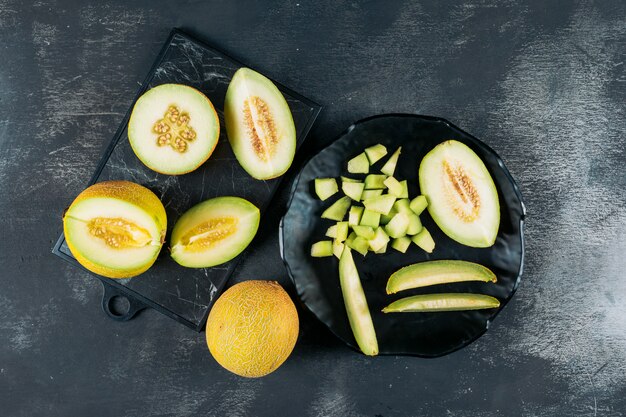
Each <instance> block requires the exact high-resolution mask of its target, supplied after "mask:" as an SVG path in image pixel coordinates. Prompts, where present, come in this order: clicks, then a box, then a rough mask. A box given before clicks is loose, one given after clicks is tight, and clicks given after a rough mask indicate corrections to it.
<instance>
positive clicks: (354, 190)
mask: <svg viewBox="0 0 626 417" xmlns="http://www.w3.org/2000/svg"><path fill="white" fill-rule="evenodd" d="M364 187H365V185H364V184H363V183H362V182H342V183H341V190H342V191H343V193H344V194H345V195H347V196H348V197H350V198H351V199H353V200H354V201H360V200H361V194H362V193H363V188H364Z"/></svg>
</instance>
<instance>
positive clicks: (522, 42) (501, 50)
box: [0, 0, 626, 417]
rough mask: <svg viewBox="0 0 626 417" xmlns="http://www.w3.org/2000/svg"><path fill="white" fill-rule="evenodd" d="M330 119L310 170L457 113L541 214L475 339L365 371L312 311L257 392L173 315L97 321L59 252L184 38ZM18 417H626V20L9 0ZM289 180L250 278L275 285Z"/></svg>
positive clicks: (574, 14)
mask: <svg viewBox="0 0 626 417" xmlns="http://www.w3.org/2000/svg"><path fill="white" fill-rule="evenodd" d="M175 26H177V27H181V28H183V29H186V30H189V31H190V32H192V33H195V34H197V35H199V36H200V37H202V38H204V39H205V40H207V41H209V42H210V43H213V44H215V45H216V46H218V47H219V48H221V49H224V50H226V51H228V52H230V53H231V54H232V55H233V56H234V57H235V58H237V59H240V60H242V61H243V62H245V63H250V64H251V65H254V66H255V67H257V68H258V69H260V70H261V71H263V72H265V73H266V74H268V75H269V76H271V77H272V78H274V79H276V80H279V81H281V82H282V83H284V84H285V85H287V86H289V87H291V88H293V89H294V90H296V91H298V92H300V93H302V94H304V95H305V96H307V97H310V98H311V99H313V100H315V101H317V102H319V103H320V104H322V105H324V106H325V109H324V111H323V113H322V115H321V116H320V118H319V119H318V122H317V124H316V126H315V127H314V129H313V131H312V133H311V136H310V138H309V141H308V143H307V144H305V146H304V148H303V149H302V152H301V153H300V154H299V156H298V158H297V160H296V162H295V165H294V170H293V172H292V173H291V174H290V176H289V177H288V178H287V180H289V179H291V178H292V177H293V173H295V172H296V171H297V167H298V166H299V165H301V164H302V162H303V161H304V160H305V159H306V158H307V156H308V155H311V154H312V153H314V152H315V151H316V150H318V149H321V148H322V147H323V146H324V145H325V144H328V143H329V142H330V141H331V140H332V139H333V138H334V137H336V136H337V135H338V134H339V133H340V132H341V131H342V130H343V129H344V128H345V127H347V126H348V125H349V124H351V123H352V122H353V121H355V120H358V119H360V118H362V117H365V116H370V115H373V114H377V113H383V112H412V113H420V114H430V115H436V116H441V117H444V118H446V119H448V120H450V121H452V122H453V123H455V124H457V125H458V126H460V127H461V128H463V129H465V130H467V131H468V132H470V133H472V134H473V135H475V136H477V137H478V138H481V139H482V140H483V141H485V142H486V143H487V144H489V145H490V146H491V147H493V148H494V149H495V150H496V151H497V152H498V153H499V154H500V155H501V156H502V157H503V159H504V161H505V162H506V164H507V167H508V168H509V169H510V171H511V173H512V174H513V176H514V177H515V178H516V179H517V181H518V183H519V185H520V188H521V190H522V193H523V194H524V198H525V203H526V205H527V209H528V217H527V227H526V236H527V245H526V249H527V263H526V269H525V274H524V278H523V281H522V284H521V287H520V289H519V290H518V292H517V294H516V295H515V297H514V299H513V300H512V302H511V303H509V305H508V306H507V307H506V308H505V310H504V311H503V312H502V313H501V314H500V315H499V316H498V317H497V319H496V320H495V322H494V324H493V326H492V327H491V329H490V330H489V331H488V332H487V333H486V334H485V335H484V336H483V337H481V338H480V339H479V340H478V341H477V342H475V343H474V344H472V345H470V346H469V347H467V348H465V349H463V350H461V351H459V352H456V353H454V354H452V355H449V356H446V357H443V358H439V359H434V360H425V359H418V358H411V357H393V356H392V357H378V358H366V357H364V356H362V355H358V354H356V353H354V352H353V351H351V350H350V349H348V348H347V347H345V346H344V345H343V344H341V343H339V342H338V341H337V340H335V339H334V338H333V336H332V335H331V334H330V333H329V332H328V331H327V330H325V328H323V327H322V326H321V325H320V324H319V323H317V322H316V321H315V320H314V319H313V318H312V317H311V316H310V314H308V313H307V312H306V311H305V310H304V309H301V310H300V311H301V322H302V325H301V335H300V339H299V342H298V344H297V345H296V348H295V351H294V353H293V355H292V356H291V357H290V358H289V360H288V361H287V362H286V363H285V364H284V365H283V366H282V367H281V368H280V369H279V370H278V371H277V372H275V373H274V374H271V375H270V376H268V377H266V378H263V379H259V380H246V379H241V378H238V377H236V376H234V375H231V374H229V373H228V372H227V371H225V370H223V369H221V368H220V367H219V366H218V365H217V364H216V363H215V361H214V360H213V359H212V358H211V356H210V355H209V353H208V351H207V349H206V345H205V343H204V334H197V333H195V332H193V331H191V330H190V329H188V328H186V327H184V326H182V325H181V324H179V323H176V322H174V321H173V320H171V319H169V318H167V317H165V316H163V315H161V314H158V313H156V312H154V311H145V312H143V313H141V314H140V315H139V316H138V317H137V318H135V319H133V320H132V321H130V322H127V323H117V322H113V321H111V320H109V319H108V318H107V317H106V316H105V315H104V314H103V313H102V311H101V310H100V306H99V304H100V297H101V288H100V283H99V282H98V281H97V280H95V279H93V278H92V277H90V276H89V275H88V274H86V273H83V272H81V271H79V270H78V269H76V268H73V267H71V266H69V265H66V264H65V263H63V262H62V261H60V260H59V259H58V258H56V257H54V256H53V255H51V254H50V248H51V246H52V244H53V242H54V240H55V239H56V237H57V236H58V234H59V232H60V216H61V213H62V211H63V209H64V208H65V207H66V206H67V205H68V204H69V203H70V202H71V200H72V199H73V197H74V196H75V195H76V194H78V193H79V192H80V191H81V190H82V189H83V187H84V186H85V184H86V183H87V182H88V180H89V178H90V176H91V174H92V172H93V170H94V168H95V166H96V163H97V161H98V160H99V158H100V156H101V154H102V152H103V150H104V148H105V146H106V145H107V144H108V142H109V140H110V138H111V137H112V135H113V134H114V132H115V130H116V129H117V126H118V124H119V122H120V120H121V119H122V117H123V115H124V113H125V112H126V110H127V108H128V107H129V106H130V105H131V102H132V98H133V95H134V93H135V91H136V90H137V88H138V84H139V83H141V81H142V80H143V77H144V76H145V74H146V72H147V70H148V68H149V66H150V65H151V63H152V61H153V59H154V57H155V56H156V54H157V53H158V51H159V49H160V47H161V44H162V43H163V42H164V40H165V39H166V37H167V34H168V33H169V31H170V29H171V28H172V27H175ZM0 39H2V43H1V44H0V51H2V57H1V60H0V191H1V193H0V212H1V213H2V216H0V235H1V236H2V238H3V239H2V243H0V245H1V246H0V249H1V250H0V267H1V268H0V277H1V279H2V281H1V282H2V287H1V290H0V340H1V341H2V343H0V410H1V414H2V415H3V416H83V415H84V416H87V415H89V416H188V415H189V416H191V415H202V416H213V415H214V416H224V415H226V416H262V415H285V416H316V417H317V416H327V415H328V416H330V415H337V416H385V417H390V416H460V417H464V416H477V417H488V416H496V415H503V416H574V415H576V416H578V415H581V416H595V415H602V416H611V417H614V416H623V415H625V414H626V399H625V397H626V376H625V375H626V303H624V301H623V299H624V296H625V295H626V273H625V272H624V271H625V270H626V259H625V257H624V253H626V169H625V164H626V138H625V133H626V114H625V111H626V69H625V64H624V62H625V61H626V3H624V2H623V1H619V0H613V1H611V0H607V1H602V2H594V3H591V2H545V1H534V2H515V1H501V2H497V1H476V2H452V1H450V2H445V1H443V2H428V3H427V2H415V1H394V2H346V1H336V2H304V1H301V2H299V3H298V2H277V1H267V2H256V1H248V2H243V1H233V2H217V1H211V2H202V3H200V2H188V3H179V2H164V1H159V0H155V1H138V2H134V3H130V2H114V1H110V2H98V1H85V2H79V1H69V0H67V1H63V0H58V1H36V2H22V1H17V0H0ZM286 191H287V189H286V186H283V187H282V190H281V191H280V195H279V197H278V198H277V199H276V203H275V206H274V209H273V210H271V211H270V212H269V213H268V215H267V216H266V218H265V221H264V223H263V225H262V227H261V231H260V234H259V237H258V238H257V239H256V241H255V244H254V246H253V247H252V248H250V250H249V251H248V253H247V255H246V257H245V259H244V260H243V261H242V263H241V264H240V266H239V268H238V269H237V271H236V273H235V276H234V279H233V280H232V282H236V281H242V280H246V279H252V278H258V279H277V280H279V281H280V282H281V283H283V284H284V285H285V286H286V287H287V288H288V289H289V290H290V291H292V287H291V285H290V283H289V282H288V280H287V276H286V273H285V271H284V269H283V266H282V264H281V262H280V258H279V253H278V239H277V232H276V228H277V222H278V219H279V217H280V215H281V214H282V212H283V211H284V205H285V197H286Z"/></svg>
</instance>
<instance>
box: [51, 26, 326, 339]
mask: <svg viewBox="0 0 626 417" xmlns="http://www.w3.org/2000/svg"><path fill="white" fill-rule="evenodd" d="M242 66H244V65H243V64H241V63H240V62H237V61H235V60H234V59H232V58H230V57H228V56H227V55H225V54H224V53H222V52H220V51H218V50H216V49H215V48H212V47H210V46H208V45H206V44H205V43H203V42H201V41H199V40H197V39H195V38H193V37H191V36H190V35H188V34H186V33H184V32H182V31H180V30H178V29H174V30H173V31H172V32H171V34H170V36H169V38H168V39H167V41H166V43H165V45H164V47H163V49H162V50H161V52H160V54H159V56H158V57H157V59H156V61H155V63H154V65H153V67H152V69H151V70H150V72H149V74H148V76H147V78H146V80H145V81H144V83H143V85H142V87H141V89H140V90H139V92H138V93H137V96H136V98H135V100H136V99H137V98H138V97H139V96H140V95H141V94H142V93H143V92H145V91H146V90H148V89H150V88H152V87H155V86H157V85H160V84H165V83H178V84H185V85H189V86H191V87H194V88H196V89H198V90H200V91H201V92H202V93H204V94H205V95H206V96H207V97H208V98H209V99H210V100H211V102H212V103H213V105H214V106H215V109H216V111H217V113H218V115H219V118H220V124H221V126H222V129H221V134H220V139H219V142H218V144H217V147H216V149H215V151H214V152H213V154H212V155H211V157H210V158H209V160H208V161H207V162H206V163H205V164H203V165H202V166H200V168H198V169H197V170H195V171H193V172H191V173H189V174H185V175H182V176H168V175H162V174H158V173H156V172H154V171H152V170H150V169H149V168H147V167H146V166H144V165H143V164H142V163H141V162H140V161H139V160H138V159H137V157H136V156H135V154H134V153H133V151H132V149H131V147H130V144H129V142H128V136H127V124H128V118H129V116H130V112H131V110H132V106H131V108H130V109H129V110H128V113H127V114H126V117H124V120H123V121H122V123H121V125H120V127H119V129H118V131H117V133H116V134H115V136H114V137H113V140H112V141H111V144H110V146H109V147H108V149H107V150H106V152H105V154H104V156H103V158H102V160H101V161H100V164H99V165H98V168H97V169H96V172H95V174H94V176H93V177H92V179H91V181H90V183H89V184H93V183H96V182H101V181H106V180H128V181H133V182H136V183H138V184H141V185H143V186H146V187H148V188H149V189H151V190H152V191H154V192H155V193H156V195H157V196H159V198H160V199H161V201H162V202H163V205H164V206H165V210H166V212H167V222H168V236H167V239H169V233H170V232H171V230H172V228H173V226H174V224H175V223H176V221H177V220H178V218H179V217H180V216H181V215H182V214H183V213H184V212H185V211H186V210H187V209H189V208H190V207H192V206H193V205H195V204H196V203H199V202H201V201H204V200H206V199H209V198H212V197H218V196H224V195H232V196H239V197H243V198H245V199H247V200H249V201H250V202H252V203H253V204H255V205H256V206H257V207H259V208H260V209H261V213H263V212H264V209H265V208H267V206H268V204H269V202H270V200H271V199H272V196H273V194H274V192H275V191H276V189H277V187H278V185H279V183H280V178H278V179H273V180H269V181H259V180H256V179H254V178H252V177H251V176H250V175H248V174H247V173H246V172H245V171H244V170H243V168H241V166H240V165H239V163H238V162H237V159H236V158H235V156H234V154H233V152H232V150H231V148H230V145H229V143H228V139H227V137H226V131H225V129H224V128H223V126H224V117H223V108H224V98H225V95H226V89H227V87H228V83H229V82H230V80H231V78H232V76H233V74H234V73H235V71H237V70H238V69H239V68H241V67H242ZM276 85H277V87H278V88H279V90H280V91H281V92H282V93H283V95H284V96H285V99H286V100H287V103H288V104H289V107H290V109H291V113H292V115H293V119H294V123H295V126H296V134H297V136H296V140H297V146H298V147H300V145H301V144H302V142H303V141H304V139H305V138H306V136H307V134H308V132H309V130H310V128H311V126H312V125H313V123H314V121H315V119H316V118H317V116H318V114H319V112H320V110H321V106H319V105H318V104H316V103H314V102H313V101H311V100H309V99H307V98H305V97H303V96H301V95H299V94H297V93H295V92H293V91H291V90H290V89H288V88H286V87H284V86H282V85H280V84H279V83H276ZM133 105H134V102H133ZM69 204H70V202H69V201H68V205H69ZM167 243H168V242H167V241H166V244H165V245H164V248H163V250H162V251H161V254H160V255H159V258H158V259H157V261H156V263H155V264H154V265H153V266H152V267H151V268H150V269H149V270H148V271H147V272H145V273H144V274H142V275H140V276H137V277H134V278H128V279H115V280H114V279H109V278H105V277H101V276H97V275H96V277H97V278H99V279H100V280H101V281H102V283H103V285H104V288H105V295H104V298H103V308H104V310H105V312H107V314H109V316H110V317H112V318H114V319H117V320H127V319H129V318H131V317H132V316H133V315H134V313H136V311H138V310H140V309H141V308H144V307H152V308H154V309H156V310H158V311H160V312H162V313H163V314H166V315H167V316H169V317H171V318H174V319H175V320H177V321H179V322H181V323H183V324H185V325H187V326H189V327H191V328H193V329H195V330H198V331H200V330H201V329H202V327H203V325H204V322H205V320H206V317H207V315H208V312H209V310H210V308H211V305H212V304H213V302H214V301H215V299H216V296H217V295H218V294H219V293H220V291H221V290H222V288H223V287H224V284H225V283H226V281H227V280H228V278H229V277H230V274H231V273H232V272H233V270H234V268H235V266H236V264H237V262H238V260H239V259H240V257H241V255H240V256H239V257H237V258H235V259H234V260H232V261H230V262H228V263H225V264H222V265H219V266H216V267H212V268H202V269H189V268H184V267H182V266H180V265H178V264H177V263H175V262H174V261H173V260H172V259H171V258H170V256H169V253H168V250H167ZM252 244H254V241H253V243H252ZM53 253H54V254H56V255H58V256H60V257H61V258H63V259H65V260H67V261H69V262H70V263H72V264H74V265H76V266H79V267H80V265H79V264H78V262H76V260H75V259H74V257H73V256H72V254H71V252H70V251H69V249H68V247H67V244H66V243H65V238H64V236H63V235H61V236H60V237H59V239H58V241H57V243H56V245H55V246H54V249H53ZM116 295H123V296H125V297H127V298H128V299H129V301H130V305H131V306H130V310H129V311H128V312H126V313H124V314H117V313H116V312H115V311H113V310H112V309H111V308H110V307H111V306H110V302H111V298H112V297H114V296H116Z"/></svg>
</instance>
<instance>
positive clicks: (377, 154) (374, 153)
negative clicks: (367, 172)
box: [365, 143, 387, 165]
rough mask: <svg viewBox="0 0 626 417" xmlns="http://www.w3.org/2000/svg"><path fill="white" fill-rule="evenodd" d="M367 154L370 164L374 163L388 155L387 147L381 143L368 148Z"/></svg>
mask: <svg viewBox="0 0 626 417" xmlns="http://www.w3.org/2000/svg"><path fill="white" fill-rule="evenodd" d="M365 154H366V155H367V159H368V160H369V162H370V165H374V164H375V163H376V161H378V160H380V159H381V158H383V157H384V156H385V155H387V148H385V146H384V145H381V144H380V143H379V144H378V145H374V146H370V147H369V148H366V149H365Z"/></svg>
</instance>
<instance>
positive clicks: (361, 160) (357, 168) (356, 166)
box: [348, 152, 370, 174]
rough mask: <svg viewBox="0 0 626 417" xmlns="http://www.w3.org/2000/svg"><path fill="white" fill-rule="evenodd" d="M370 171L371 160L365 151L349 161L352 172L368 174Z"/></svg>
mask: <svg viewBox="0 0 626 417" xmlns="http://www.w3.org/2000/svg"><path fill="white" fill-rule="evenodd" d="M369 171H370V162H369V159H367V155H366V154H365V152H363V153H360V154H358V155H357V156H355V157H354V158H352V159H351V160H349V161H348V172H349V173H350V174H367V173H368V172H369Z"/></svg>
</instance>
